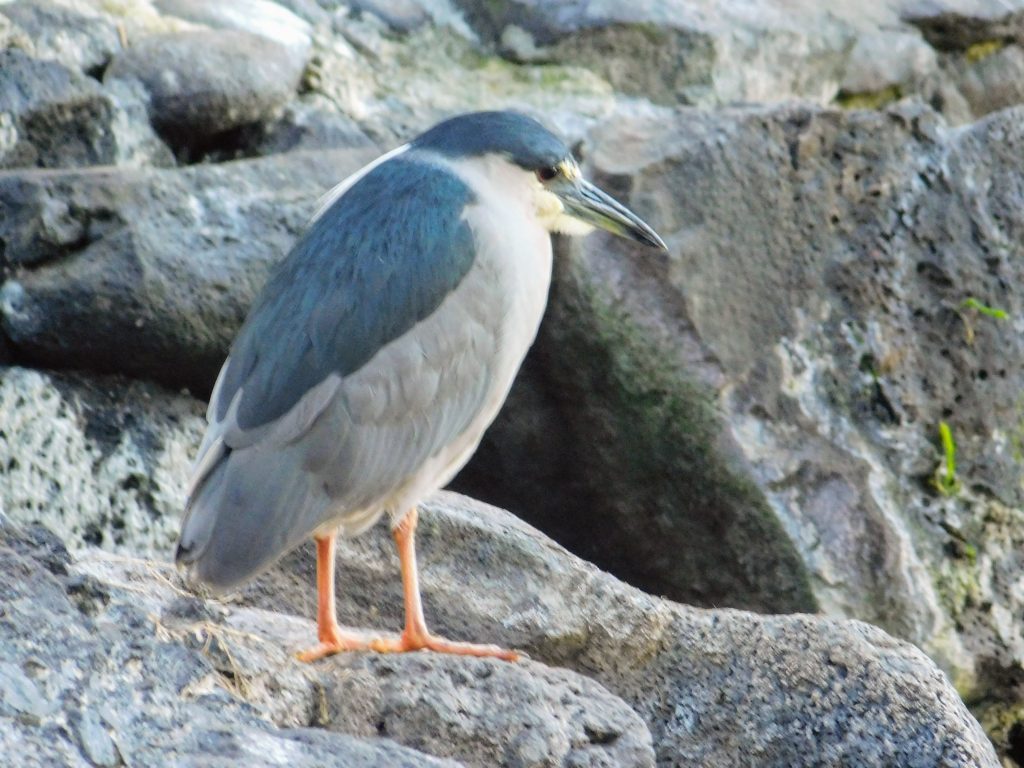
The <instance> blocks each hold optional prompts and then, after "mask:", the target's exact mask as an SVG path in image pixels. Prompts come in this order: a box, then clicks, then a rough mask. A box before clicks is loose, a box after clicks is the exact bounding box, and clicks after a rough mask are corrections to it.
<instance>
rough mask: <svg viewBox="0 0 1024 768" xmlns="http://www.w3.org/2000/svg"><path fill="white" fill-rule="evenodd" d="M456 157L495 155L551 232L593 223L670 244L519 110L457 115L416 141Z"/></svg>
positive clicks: (577, 231)
mask: <svg viewBox="0 0 1024 768" xmlns="http://www.w3.org/2000/svg"><path fill="white" fill-rule="evenodd" d="M413 146H414V147H416V148H419V149H424V150H428V151H433V152H438V153H440V154H442V155H445V156H448V157H450V158H453V159H457V160H463V161H467V160H468V161H471V162H472V161H473V160H479V159H483V160H485V161H493V160H496V161H497V162H499V163H500V164H501V165H502V166H503V167H504V169H505V170H511V175H512V177H514V178H513V180H512V183H519V184H523V185H526V188H527V189H528V193H529V195H530V199H531V203H532V204H533V205H534V206H535V209H536V213H537V216H538V218H539V219H540V221H541V223H542V224H543V225H544V226H545V227H546V228H547V229H548V231H550V232H561V233H564V234H569V235H583V234H586V233H588V232H590V231H592V230H593V228H594V227H600V228H601V229H605V230H608V231H609V232H612V233H614V234H616V235H620V236H621V237H626V238H629V239H631V240H635V241H637V242H640V243H643V244H644V245H650V246H653V247H656V248H662V249H664V248H666V246H665V243H664V241H663V240H662V239H661V238H660V237H659V236H658V234H657V233H656V232H655V231H654V230H653V229H651V227H650V226H648V225H647V224H646V223H645V222H644V221H643V220H642V219H641V218H640V217H639V216H637V215H636V214H635V213H633V212H632V211H630V210H629V209H628V208H626V207H625V206H624V205H622V204H621V203H619V202H618V201H617V200H615V199H614V198H612V197H611V196H609V195H607V194H605V193H604V192H602V191H601V190H600V189H599V188H598V187H596V186H594V185H593V184H591V183H590V182H589V181H587V180H586V179H585V178H583V174H582V173H581V172H580V167H579V164H578V163H577V162H576V159H575V158H574V157H573V155H572V152H571V151H570V150H569V148H568V147H567V146H566V145H565V143H564V142H563V141H562V140H561V139H559V138H558V137H557V136H556V135H555V134H553V133H552V132H551V131H549V130H548V129H547V128H545V127H544V126H543V125H541V124H540V123H539V122H537V121H536V120H534V119H533V118H531V117H527V116H526V115H523V114H519V113H517V112H474V113H470V114H466V115H460V116H458V117H453V118H451V119H450V120H446V121H444V122H442V123H439V124H438V125H436V126H434V127H433V128H431V129H430V130H429V131H427V132H426V133H424V134H422V135H421V136H420V137H419V138H417V139H416V140H415V141H414V142H413Z"/></svg>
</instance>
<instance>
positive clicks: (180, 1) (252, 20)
mask: <svg viewBox="0 0 1024 768" xmlns="http://www.w3.org/2000/svg"><path fill="white" fill-rule="evenodd" d="M156 6H157V8H158V9H159V10H160V11H161V13H163V14H165V15H169V16H176V17H178V18H180V19H186V20H188V21H191V22H194V23H196V24H203V25H205V26H208V27H212V28H214V29H233V30H238V31H241V32H249V33H251V34H254V35H259V36H261V37H264V38H266V39H267V40H270V41H272V42H274V43H277V44H278V45H281V46H283V47H284V48H286V49H288V50H289V51H291V52H292V55H293V56H294V57H295V60H296V63H297V64H298V65H299V66H300V67H305V65H306V62H307V61H308V60H309V55H310V52H311V50H312V47H313V38H312V33H313V30H312V27H311V26H310V25H309V23H308V22H306V21H305V20H303V19H302V18H300V17H299V16H297V15H295V14H294V13H292V12H291V11H290V10H288V9H287V8H285V7H283V6H282V5H280V4H278V3H275V2H270V0H229V1H228V2H219V3H207V2H203V0H157V2H156Z"/></svg>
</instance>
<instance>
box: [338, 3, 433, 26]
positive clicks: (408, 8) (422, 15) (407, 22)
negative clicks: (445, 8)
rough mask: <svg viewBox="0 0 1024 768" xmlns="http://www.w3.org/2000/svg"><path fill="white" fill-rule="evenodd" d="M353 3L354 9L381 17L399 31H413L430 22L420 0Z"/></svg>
mask: <svg viewBox="0 0 1024 768" xmlns="http://www.w3.org/2000/svg"><path fill="white" fill-rule="evenodd" d="M351 5H352V8H353V10H357V11H361V12H363V13H372V14H373V15H374V16H378V17H380V18H381V19H383V20H384V21H385V22H387V24H388V26H389V27H391V28H392V29H394V30H396V31H398V32H411V31H412V30H414V29H417V28H419V27H422V26H423V25H424V24H427V23H429V22H430V14H429V13H428V12H427V10H426V8H424V7H423V3H421V2H419V1H418V0H397V2H382V0H353V2H352V4H351Z"/></svg>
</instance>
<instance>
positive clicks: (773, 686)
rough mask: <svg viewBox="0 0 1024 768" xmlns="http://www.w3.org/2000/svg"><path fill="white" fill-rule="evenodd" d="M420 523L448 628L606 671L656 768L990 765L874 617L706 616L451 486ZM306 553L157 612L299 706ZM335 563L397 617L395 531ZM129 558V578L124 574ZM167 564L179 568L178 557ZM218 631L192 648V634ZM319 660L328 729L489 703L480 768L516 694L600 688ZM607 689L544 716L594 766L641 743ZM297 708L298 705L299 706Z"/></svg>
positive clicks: (419, 734)
mask: <svg viewBox="0 0 1024 768" xmlns="http://www.w3.org/2000/svg"><path fill="white" fill-rule="evenodd" d="M418 533H419V534H420V535H419V551H420V555H421V567H422V586H423V589H424V601H425V606H426V612H427V619H428V622H429V623H430V624H431V625H432V626H433V627H434V628H435V630H437V631H439V632H442V633H443V634H445V635H447V636H449V637H454V638H458V639H473V640H478V641H486V642H499V643H501V644H504V645H506V646H511V647H517V648H520V649H523V650H525V651H527V652H528V653H529V654H530V655H531V656H532V657H533V658H535V659H539V660H541V661H543V662H545V663H547V664H552V665H558V666H562V667H568V668H571V669H575V670H576V671H578V672H580V673H582V674H585V675H586V676H588V677H591V678H593V679H594V680H596V681H597V682H598V683H600V684H601V686H603V687H604V688H606V689H607V690H608V691H610V692H611V693H612V694H615V695H617V696H620V697H622V698H623V699H625V700H626V702H628V703H629V704H630V705H631V706H632V707H633V708H634V709H635V710H636V712H638V713H639V714H640V715H641V717H643V719H644V720H645V721H646V723H647V725H648V727H649V729H650V732H651V734H652V735H653V738H654V748H655V752H656V755H657V760H658V763H659V764H668V765H672V764H691V765H746V764H749V763H750V761H751V760H754V761H755V762H756V763H757V764H758V765H766V766H804V765H807V766H810V765H821V764H823V763H824V764H845V765H908V766H932V765H950V766H953V765H964V766H966V765H971V766H995V765H996V762H995V757H994V754H993V752H992V747H991V745H990V743H989V742H988V741H987V739H986V738H985V736H984V735H983V733H982V732H981V729H980V727H979V726H978V725H977V723H976V722H975V721H974V720H973V719H972V718H971V717H970V715H969V714H968V713H967V711H966V709H965V708H964V706H963V704H962V703H961V702H960V700H959V698H958V697H957V695H956V693H955V691H954V690H953V689H952V687H951V686H950V684H949V681H948V680H947V679H946V677H945V676H944V675H943V674H942V673H941V672H940V671H939V670H938V669H936V668H935V666H934V664H932V662H930V661H929V660H928V659H927V658H926V657H925V656H924V654H923V653H921V652H920V651H919V650H918V649H916V648H914V647H913V646H910V645H909V644H906V643H902V642H900V641H897V640H894V639H893V638H891V637H890V636H888V635H886V634H885V633H884V632H882V631H880V630H878V629H876V628H873V627H870V626H868V625H865V624H861V623H859V622H843V621H832V620H826V619H822V618H817V617H813V616H758V615H756V614H749V613H743V612H739V611H729V610H718V611H702V610H697V609H691V608H686V607H683V606H679V605H677V604H674V603H670V602H668V601H665V600H661V599H658V598H654V597H650V596H648V595H644V594H643V593H641V592H639V591H637V590H635V589H632V588H630V587H627V586H625V585H624V584H622V583H621V582H618V581H617V580H615V579H614V578H612V577H610V576H608V575H607V574H603V573H601V572H600V571H598V570H597V569H595V568H594V567H592V566H590V565H588V564H586V563H583V562H582V561H580V560H578V559H577V558H575V557H573V556H572V555H570V554H569V553H567V552H566V551H565V550H563V549H562V548H560V547H558V546H557V545H555V544H554V543H553V542H551V541H550V540H548V539H547V538H546V537H544V536H543V535H541V534H539V533H538V532H536V531H534V530H533V529H531V528H529V527H528V526H526V525H525V524H523V523H521V522H519V521H518V520H516V519H515V518H513V517H511V516H510V515H508V514H507V513H504V512H501V511H500V510H496V509H493V508H490V507H486V506H484V505H481V504H479V503H475V502H473V501H471V500H469V499H466V498H463V497H458V496H454V495H452V494H441V495H439V496H438V497H436V498H435V499H433V500H432V501H430V502H429V503H427V504H426V505H424V508H423V514H422V515H421V518H420V527H419V529H418ZM308 549H309V548H307V551H304V552H296V553H294V554H293V555H290V556H289V557H288V558H286V559H285V561H283V563H282V564H281V565H280V566H279V567H277V568H276V569H275V570H274V571H273V572H271V573H269V574H267V575H266V576H264V577H263V578H262V579H261V580H260V581H259V582H258V583H257V584H255V585H253V586H252V587H250V588H249V589H247V590H245V591H244V592H243V593H242V594H241V595H240V596H239V597H237V598H233V599H232V600H231V602H230V603H228V604H227V605H223V606H220V605H217V604H211V603H206V604H203V603H201V602H198V601H197V604H196V605H195V608H194V611H195V613H194V614H190V613H189V612H187V611H180V610H179V611H175V612H174V613H175V616H171V615H169V614H170V613H171V612H169V611H168V610H166V609H165V610H164V611H163V612H162V616H163V619H162V622H163V623H164V624H166V625H167V626H171V627H173V626H174V625H175V622H180V621H182V620H183V619H182V618H176V616H177V617H183V616H190V617H191V618H190V619H188V620H187V621H186V626H194V625H195V624H196V623H197V622H212V623H213V624H216V623H217V622H223V623H224V624H225V625H226V626H227V627H228V628H229V630H223V631H220V632H219V633H218V631H217V630H216V628H215V627H214V626H210V625H208V626H209V631H210V632H211V633H214V634H219V635H220V638H219V639H217V640H216V643H220V642H222V641H224V642H226V643H227V644H226V646H225V648H226V650H227V651H228V654H227V655H225V654H223V653H221V652H214V654H213V663H214V666H215V668H218V669H222V670H225V671H229V670H231V669H234V673H233V678H232V679H235V680H243V681H245V685H246V686H248V690H249V691H250V693H251V697H250V701H251V702H253V703H254V705H255V706H258V707H264V706H268V705H266V704H265V703H264V696H266V693H265V692H267V691H274V692H275V693H274V694H273V696H274V697H275V701H276V700H277V699H284V700H285V701H287V700H289V699H290V697H291V696H293V695H296V694H294V693H293V692H294V691H295V690H296V689H299V690H301V685H300V684H299V683H298V682H295V681H294V680H293V678H292V677H291V674H292V673H291V672H288V671H287V670H286V669H283V668H282V667H283V666H284V665H283V664H278V663H277V662H276V661H275V659H276V658H278V657H279V654H280V658H284V657H283V653H284V652H285V651H292V650H297V649H299V648H302V647H304V646H307V645H309V644H310V642H311V641H312V639H313V637H314V633H315V629H314V627H313V624H312V622H311V621H310V620H308V619H305V620H299V619H294V618H291V619H289V618H287V617H286V616H284V615H282V613H286V612H293V611H299V612H301V613H303V614H305V615H307V616H312V615H313V613H314V610H315V608H314V605H313V600H314V594H313V591H312V578H313V573H312V571H313V567H312V566H313V563H312V558H311V557H310V552H309V551H308ZM152 567H154V566H153V565H152V564H146V563H138V562H136V563H125V562H124V561H123V560H122V561H111V560H109V559H108V558H106V557H103V556H96V557H90V558H88V559H85V560H83V561H82V562H81V563H80V564H79V565H78V566H76V570H77V571H78V572H80V573H82V574H87V575H89V576H91V577H92V578H93V579H94V580H95V581H97V582H98V583H101V584H102V583H109V582H113V583H117V582H126V581H127V582H130V583H133V584H139V583H149V581H148V580H147V579H146V577H145V574H144V571H145V570H146V569H147V568H152ZM338 567H339V582H338V583H339V587H340V594H339V611H340V615H341V619H342V621H343V623H345V624H346V625H348V626H355V627H375V628H378V629H380V628H382V627H391V628H393V629H397V627H399V626H400V622H401V611H402V609H401V594H400V584H399V578H398V573H397V563H396V562H395V557H394V554H393V545H392V543H391V541H390V536H389V535H388V532H387V530H386V528H385V527H384V526H379V527H377V528H374V529H373V530H372V531H371V532H370V533H368V534H366V535H365V536H363V537H361V538H359V539H356V540H353V541H345V542H342V543H341V546H340V555H339V559H338ZM125 569H127V570H128V571H129V572H130V575H127V574H125V575H119V574H124V570H125ZM161 572H162V573H165V574H167V576H168V577H169V578H173V577H172V576H171V572H170V571H169V570H163V569H162V570H161ZM160 589H163V590H167V589H168V587H167V586H166V585H162V586H160ZM144 591H145V592H148V591H149V587H147V588H146V589H145V590H144ZM240 602H241V603H242V604H243V605H239V603H240ZM245 604H248V605H252V606H255V607H252V608H249V607H244V605H245ZM204 605H205V607H204ZM225 611H226V612H227V615H226V616H223V613H224V612H225ZM149 612H150V613H153V612H154V611H153V609H152V608H150V609H149ZM218 613H219V614H220V615H221V616H223V618H220V619H218V618H217V614H218ZM189 621H190V622H191V624H189V623H188V622H189ZM171 631H172V632H174V631H176V630H174V629H173V628H172V630H171ZM206 637H207V636H206V635H202V636H200V637H197V638H196V639H195V641H194V642H195V643H196V644H197V645H199V644H200V643H203V642H206V640H205V638H206ZM216 643H215V646H216ZM231 659H233V660H234V661H233V662H231V661H230V660H231ZM232 663H233V665H234V666H233V667H232V666H231V665H232ZM312 669H313V670H314V671H317V672H322V674H323V675H324V677H322V678H320V680H321V681H322V684H323V685H324V689H323V691H322V692H318V693H317V694H316V697H315V699H314V710H315V712H316V715H315V716H316V718H318V719H317V722H318V723H319V724H323V725H324V726H325V727H327V728H339V729H344V730H346V731H349V730H350V729H354V732H355V734H356V735H360V734H363V733H367V732H370V733H372V731H373V730H374V729H376V728H377V727H378V726H380V724H381V723H383V727H384V728H385V730H386V733H387V735H388V736H390V737H393V738H395V739H397V740H399V741H400V742H402V743H403V744H407V745H408V744H412V745H414V746H417V747H419V748H422V749H427V750H428V751H432V750H433V749H435V748H437V749H441V748H444V749H445V750H446V751H445V752H444V754H453V752H455V750H461V749H468V748H469V747H467V746H466V745H467V743H468V742H469V740H468V739H467V738H466V734H467V730H466V729H467V728H468V727H469V726H468V725H467V724H468V723H471V722H474V720H475V718H476V717H478V716H479V717H480V718H481V720H480V721H479V722H483V723H487V725H486V727H485V728H484V730H485V731H486V734H481V733H477V734H476V735H475V737H474V739H475V741H474V742H473V743H474V744H475V746H474V747H473V749H474V750H481V751H479V752H476V751H474V752H473V753H472V754H469V753H464V752H457V753H456V758H457V759H459V760H463V761H465V762H467V763H468V764H495V763H494V761H493V759H492V758H491V756H492V755H493V754H495V752H494V749H495V748H496V747H495V746H494V745H493V742H492V741H491V739H492V738H494V736H493V735H490V736H489V735H487V734H492V733H493V731H494V730H495V728H497V729H498V730H500V732H502V733H511V730H510V729H511V728H513V727H514V724H515V722H516V720H517V719H522V718H526V722H535V720H534V719H533V716H532V715H529V714H528V713H527V712H526V711H524V710H523V709H522V708H521V707H520V705H519V704H517V703H515V702H516V701H517V700H518V694H516V693H515V692H516V691H525V690H527V689H528V688H530V687H531V686H532V685H535V684H540V683H541V681H547V682H545V683H544V685H545V686H547V685H552V684H553V685H554V690H555V691H562V692H564V691H565V690H566V689H565V686H566V685H569V689H570V692H571V690H573V689H575V690H579V691H586V690H591V689H588V688H587V687H586V686H585V684H584V683H583V682H581V681H580V680H579V679H575V678H572V677H568V678H566V677H565V676H564V675H563V673H559V672H554V671H552V672H547V671H545V672H543V673H542V672H541V671H540V669H539V668H538V667H537V666H536V665H534V664H526V663H524V664H523V665H522V667H512V668H511V669H507V668H505V667H504V666H503V665H502V664H501V663H498V662H492V661H486V662H478V661H471V660H456V659H437V658H436V657H432V656H429V655H428V656H410V657H405V658H403V659H398V660H395V659H392V658H373V657H365V656H361V655H352V656H340V657H335V658H333V659H330V660H327V661H325V662H322V663H319V664H317V665H314V667H313V668H312ZM485 670H493V671H492V672H490V674H491V675H492V676H493V679H492V678H491V677H487V676H486V672H485V673H484V676H483V677H479V676H478V675H480V673H481V671H485ZM414 671H416V672H418V673H419V674H420V675H422V676H423V678H425V679H420V678H419V677H418V675H414V674H413V672H414ZM406 674H408V675H409V676H408V677H404V675H406ZM525 675H528V676H529V677H530V678H531V683H530V685H527V684H526V683H525V677H524V676H525ZM491 685H494V686H500V689H501V691H504V693H499V692H498V691H497V690H495V693H494V695H497V696H509V697H510V698H509V699H507V700H506V701H508V702H509V703H508V704H506V705H504V706H503V708H504V710H505V712H504V713H501V712H497V711H495V710H497V709H498V708H499V707H498V706H494V705H493V704H491V705H489V706H488V705H487V704H486V702H487V701H488V700H489V696H488V695H486V692H487V691H490V690H491ZM598 690H599V689H598ZM454 691H458V692H459V693H458V695H457V696H456V695H454V693H453V692H454ZM428 692H429V695H428ZM513 695H514V696H515V697H516V698H515V699H513V698H511V697H512V696H513ZM532 695H533V694H531V696H532ZM549 695H552V694H551V693H548V694H544V698H542V699H541V700H542V701H543V700H545V698H546V696H549ZM558 695H559V696H561V694H558ZM606 696H607V694H601V695H598V693H597V692H596V691H592V692H591V693H590V694H588V695H587V696H584V697H577V696H575V695H574V696H571V697H570V698H569V699H568V700H567V704H566V705H563V706H566V709H565V710H563V711H562V717H566V718H568V715H569V713H571V712H578V711H579V710H577V706H578V704H579V703H581V702H582V701H583V700H588V705H587V707H586V709H585V713H580V714H579V716H578V718H576V717H572V718H568V719H567V720H562V721H561V722H560V723H559V722H558V721H557V720H556V721H553V722H550V723H549V725H548V728H549V729H557V730H548V731H546V733H548V734H550V733H553V732H555V733H562V734H565V733H566V730H564V729H566V727H567V726H568V731H569V732H575V733H577V734H579V728H580V725H582V726H583V728H582V730H583V734H584V735H585V737H586V738H584V739H580V740H579V741H578V742H577V749H581V748H582V751H584V752H585V754H586V758H585V761H584V762H583V763H582V764H584V765H590V764H609V763H602V762H599V761H597V760H596V757H594V753H595V752H598V753H599V749H603V750H620V751H618V752H614V751H613V752H612V753H611V754H617V755H618V756H619V757H618V758H617V759H616V760H615V761H614V762H613V763H610V764H621V762H619V761H620V760H623V759H630V756H631V755H642V750H638V749H637V746H638V745H640V746H642V744H640V743H639V742H638V741H637V739H636V737H635V735H633V734H635V733H636V731H635V730H624V726H625V725H626V724H628V718H627V719H625V720H623V719H622V718H621V715H616V716H615V718H612V717H610V716H608V715H607V714H606V715H601V714H600V713H601V712H602V711H604V712H606V713H607V712H608V711H609V709H608V708H611V711H613V712H615V711H617V712H621V710H618V709H614V708H613V707H612V705H613V703H614V699H612V698H611V697H607V698H606ZM559 700H560V699H559ZM414 702H415V704H414ZM574 702H575V703H574ZM479 703H483V708H482V710H481V709H479V708H478V704H479ZM591 704H593V706H594V708H591ZM270 706H271V709H273V708H274V707H276V706H277V705H270ZM285 707H286V709H285V711H286V712H294V711H295V709H296V707H294V706H290V705H287V704H285ZM460 707H461V709H462V710H463V711H462V713H460V712H459V708H460ZM540 709H541V710H545V709H546V707H545V706H543V705H542V706H541V707H540ZM477 713H479V714H477ZM277 717H278V718H280V717H281V715H277ZM547 717H549V718H550V717H551V715H548V716H547ZM573 723H576V725H572V724H573ZM420 724H423V727H422V728H421V727H420ZM427 724H430V727H429V728H428V727H427ZM434 727H438V728H444V729H446V730H445V733H448V738H447V739H445V738H443V736H442V737H440V738H438V737H432V736H431V732H432V729H433V728H434ZM474 727H475V726H474ZM588 731H589V733H588ZM616 733H618V734H619V736H618V737H617V738H616V737H615V734H616ZM561 738H562V737H559V738H555V739H551V738H549V739H547V744H548V750H553V751H551V752H548V753H547V754H551V755H558V754H565V745H564V742H562V743H561V744H560V743H559V742H560V740H561ZM406 739H408V740H409V741H406ZM536 743H538V744H539V742H536ZM426 744H430V745H431V746H430V747H429V748H428V747H427V746H425V745H426ZM534 745H535V742H534V737H533V736H528V737H525V738H523V739H521V740H518V741H517V740H513V741H511V742H509V741H505V742H503V745H502V746H503V748H505V749H511V750H512V751H513V752H514V753H518V754H519V755H520V756H521V757H523V758H525V756H526V755H527V754H528V750H529V749H533V748H534ZM605 754H606V755H608V754H609V753H608V752H607V751H606V752H605ZM632 759H637V758H635V757H634V758H632ZM587 761H591V762H587ZM499 764H500V763H499ZM512 764H521V763H516V762H514V761H513V762H512ZM527 764H529V763H527ZM537 764H542V765H547V764H559V763H558V762H557V761H556V762H553V763H548V762H543V761H539V762H538V763H537ZM566 764H570V765H572V764H579V763H574V762H571V761H569V762H568V763H566ZM627 764H628V763H627Z"/></svg>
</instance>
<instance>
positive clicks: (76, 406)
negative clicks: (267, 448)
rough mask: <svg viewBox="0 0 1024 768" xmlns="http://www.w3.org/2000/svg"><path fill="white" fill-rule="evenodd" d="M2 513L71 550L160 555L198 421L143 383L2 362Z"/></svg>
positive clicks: (189, 405) (187, 403)
mask: <svg viewBox="0 0 1024 768" xmlns="http://www.w3.org/2000/svg"><path fill="white" fill-rule="evenodd" d="M0 414H2V415H3V418H2V421H0V512H2V513H3V514H5V515H7V517H8V519H9V520H11V521H14V522H24V523H30V522H32V521H34V520H37V519H46V520H47V522H48V524H49V525H50V526H51V527H52V528H53V529H54V530H58V531H60V532H61V534H62V536H63V537H64V538H65V540H67V541H68V542H69V543H71V544H72V545H75V546H86V545H93V546H102V547H105V548H107V549H111V550H113V551H117V552H121V553H154V552H167V551H168V550H169V549H170V547H171V544H172V543H173V542H174V541H175V538H176V536H177V533H178V518H179V515H180V512H181V509H182V505H183V504H184V500H185V485H186V483H187V479H188V471H189V467H190V466H191V463H192V457H193V453H194V451H195V446H196V444H197V441H198V440H199V439H200V437H201V436H202V429H203V426H204V425H205V419H204V418H203V414H202V408H201V406H200V404H199V403H197V402H196V401H195V400H192V399H191V398H187V397H183V396H181V395H175V394H171V393H169V392H165V391H163V390H161V389H160V388H159V387H154V386H152V385H149V384H144V383H142V382H130V381H124V380H120V379H114V378H110V379H99V378H93V379H85V378H82V377H81V376H75V375H71V374H45V373H42V372H40V371H33V370H26V369H23V368H0Z"/></svg>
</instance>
